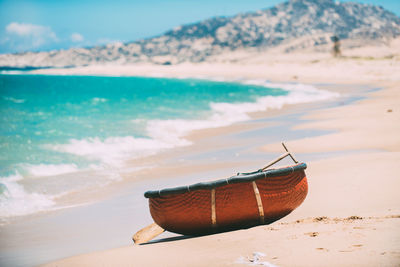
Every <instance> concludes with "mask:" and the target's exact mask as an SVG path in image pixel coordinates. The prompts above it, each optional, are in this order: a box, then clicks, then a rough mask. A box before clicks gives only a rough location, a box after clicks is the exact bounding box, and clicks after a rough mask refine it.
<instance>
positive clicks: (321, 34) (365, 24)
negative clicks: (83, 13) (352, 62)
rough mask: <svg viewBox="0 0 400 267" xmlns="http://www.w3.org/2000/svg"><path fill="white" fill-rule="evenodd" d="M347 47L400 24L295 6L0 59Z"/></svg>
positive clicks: (117, 58) (57, 62) (115, 58)
mask: <svg viewBox="0 0 400 267" xmlns="http://www.w3.org/2000/svg"><path fill="white" fill-rule="evenodd" d="M333 36H337V37H339V39H340V40H341V43H342V46H343V47H360V46H365V45H371V44H387V43H388V42H389V41H390V40H392V39H393V38H396V37H398V36H400V18H399V17H398V16H396V15H395V14H393V13H391V12H389V11H387V10H385V9H383V8H382V7H378V6H372V5H365V4H359V3H352V2H345V3H341V2H335V1H333V0H291V1H288V2H285V3H282V4H279V5H277V6H275V7H272V8H268V9H265V10H260V11H257V12H250V13H245V14H238V15H236V16H233V17H215V18H210V19H207V20H204V21H202V22H198V23H193V24H188V25H183V26H180V27H177V28H175V29H173V30H170V31H168V32H166V33H164V34H162V35H160V36H157V37H153V38H148V39H144V40H140V41H136V42H130V43H126V44H122V43H115V44H109V45H105V46H97V47H92V48H72V49H69V50H60V51H51V52H36V53H34V52H27V53H20V54H7V55H0V66H19V67H26V66H31V67H52V66H53V67H66V66H82V65H88V64H105V63H109V62H113V63H116V64H131V63H138V62H151V63H158V64H175V63H180V62H185V61H190V62H202V61H212V60H213V57H215V56H218V55H221V54H224V53H226V52H231V51H238V50H257V51H267V50H268V49H271V48H277V47H281V48H282V51H283V52H286V53H289V52H293V51H302V50H307V49H312V50H321V51H327V50H328V49H331V48H332V41H331V38H332V37H333Z"/></svg>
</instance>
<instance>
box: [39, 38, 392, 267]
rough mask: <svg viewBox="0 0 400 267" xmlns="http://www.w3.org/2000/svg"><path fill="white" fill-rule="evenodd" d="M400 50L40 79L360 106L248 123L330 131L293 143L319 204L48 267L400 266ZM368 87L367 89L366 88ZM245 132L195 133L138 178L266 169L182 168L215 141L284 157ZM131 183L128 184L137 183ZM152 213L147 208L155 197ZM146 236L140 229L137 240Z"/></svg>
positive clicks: (202, 161)
mask: <svg viewBox="0 0 400 267" xmlns="http://www.w3.org/2000/svg"><path fill="white" fill-rule="evenodd" d="M391 49H392V50H390V51H391V52H393V51H394V52H393V53H395V56H391V57H387V55H386V54H385V53H383V52H382V51H381V50H380V49H377V48H374V49H372V48H371V49H370V50H365V49H364V50H363V51H361V52H360V51H351V53H353V54H351V53H350V52H349V54H348V57H344V58H332V57H331V56H330V55H323V54H321V55H319V54H313V55H312V56H304V55H303V56H302V55H291V56H290V57H289V56H287V55H286V56H285V55H283V56H282V57H281V59H280V60H279V59H278V58H279V56H277V55H276V56H275V57H272V56H271V57H268V55H265V56H259V57H246V58H245V59H243V58H242V59H241V61H240V62H239V63H232V62H219V63H202V64H197V65H196V64H181V65H176V66H155V65H137V66H112V65H110V66H88V67H82V68H71V69H47V70H37V71H36V73H46V74H65V75H72V74H79V75H128V76H163V77H181V78H184V77H195V78H209V77H213V78H214V79H225V80H240V79H264V80H270V81H273V82H301V83H306V84H314V85H316V86H318V85H320V86H322V87H324V86H325V87H324V88H329V90H332V91H336V92H339V93H340V94H342V95H346V96H348V97H349V98H351V97H355V100H353V101H350V104H349V103H346V102H343V98H338V99H337V100H333V101H331V102H329V104H325V103H322V104H315V103H313V104H302V105H300V106H297V105H292V106H285V107H284V108H283V109H281V110H279V111H276V110H272V111H268V112H264V113H256V114H253V115H252V116H253V118H254V120H253V121H252V122H251V123H248V125H249V127H250V129H253V130H254V129H257V128H262V127H264V128H266V127H268V125H270V124H271V125H272V124H274V123H277V124H279V123H281V122H279V121H278V122H277V121H274V118H281V119H284V118H285V114H286V115H287V114H294V113H296V112H297V113H296V114H301V115H300V118H296V120H295V121H290V120H289V119H286V120H288V122H287V123H289V124H290V130H291V131H292V132H293V133H296V132H297V131H299V132H300V131H310V132H312V131H316V132H317V133H318V131H320V134H317V135H316V136H315V135H313V136H307V134H302V135H299V137H293V138H291V140H289V141H288V142H287V145H288V147H289V148H290V149H291V150H292V151H294V152H295V153H296V154H297V155H298V156H300V157H299V159H300V160H301V161H302V160H304V161H306V163H307V165H308V168H307V170H306V174H307V177H308V179H309V194H308V196H307V199H306V200H305V202H304V203H303V204H302V205H301V206H300V207H299V208H298V209H296V210H295V211H294V212H293V213H291V214H290V215H289V216H287V217H285V218H283V219H281V220H279V221H277V222H275V223H273V224H271V225H265V226H258V227H254V228H251V229H247V230H240V231H234V232H227V233H222V234H216V235H210V236H203V237H196V238H192V237H181V236H175V237H170V236H168V235H167V236H161V237H160V238H156V240H154V241H153V242H151V243H148V244H144V245H139V246H137V245H133V244H132V245H129V246H126V247H121V248H114V249H110V250H105V251H100V252H93V253H89V254H84V255H79V256H74V257H70V258H66V259H62V260H58V261H56V262H51V263H48V264H46V265H45V266H240V265H262V266H399V265H400V231H399V229H400V228H399V227H400V206H399V204H400V195H399V194H398V188H400V175H399V173H398V167H399V163H400V76H399V73H400V61H399V54H396V53H397V51H398V50H399V46H398V45H396V46H394V47H392V48H391ZM357 53H358V54H357ZM360 53H361V55H360ZM353 55H357V57H355V56H353ZM366 55H369V56H371V55H373V56H374V55H376V56H375V57H372V58H370V57H367V56H366ZM360 86H364V87H363V88H364V89H362V90H360V89H356V88H360ZM366 88H367V89H366ZM299 110H300V111H301V112H300V113H299V112H298V111H299ZM244 132H245V131H244V130H243V127H238V126H237V125H232V126H229V127H224V128H220V129H210V130H201V131H198V132H193V133H192V135H191V136H190V137H189V138H191V140H193V141H194V145H192V146H191V147H189V148H184V149H183V148H182V149H177V150H175V151H173V152H169V153H167V154H164V155H159V156H157V157H153V158H152V157H150V158H147V159H146V160H147V162H157V163H158V164H159V167H158V168H154V169H151V170H145V171H143V172H141V173H140V172H139V174H137V175H136V176H142V179H141V180H142V182H143V181H144V182H143V183H144V184H146V178H147V177H152V176H153V175H155V174H156V173H160V172H162V173H165V179H173V178H174V175H173V174H174V173H177V172H178V173H179V174H180V175H182V176H184V175H191V174H193V173H196V172H201V171H204V168H206V166H208V167H210V168H211V169H214V170H217V171H220V173H221V175H224V174H225V173H226V172H227V170H232V173H233V172H234V171H236V170H237V166H242V167H248V166H253V165H254V167H256V165H257V164H262V163H261V159H260V158H256V159H255V161H254V162H252V163H249V161H250V159H249V158H247V159H246V160H247V161H246V162H241V163H238V164H237V160H236V161H235V160H233V159H232V158H229V157H228V158H227V159H226V160H225V161H224V160H221V159H219V161H216V162H212V164H207V160H208V158H207V157H206V158H201V157H197V158H196V157H195V156H193V157H192V160H186V161H183V160H179V158H180V157H179V153H183V155H196V153H197V155H201V154H202V153H206V152H207V151H210V150H211V151H216V150H217V149H220V150H222V149H223V148H224V145H222V144H221V145H220V146H219V147H217V148H216V147H213V148H210V147H212V146H210V142H212V140H214V141H215V140H226V141H225V142H226V143H225V148H226V147H229V146H234V145H237V144H240V145H242V146H244V147H246V146H247V148H248V149H249V150H252V151H253V152H254V153H255V154H257V153H258V155H263V157H264V158H267V160H268V158H269V156H270V155H276V154H279V153H280V152H281V151H282V149H281V147H280V143H279V142H278V141H279V140H271V141H268V140H267V141H266V140H265V139H264V140H263V141H262V140H261V138H260V136H258V137H257V138H255V140H253V141H252V142H249V141H246V140H247V139H245V140H243V139H241V138H238V137H237V136H238V135H239V134H240V133H244ZM232 133H236V135H234V134H232ZM277 135H278V134H275V137H277V138H279V137H280V136H277ZM283 137H285V135H284V134H283ZM218 138H219V139H218ZM250 139H251V138H250ZM250 139H249V140H250ZM210 140H211V141H210ZM206 144H208V146H207V145H206ZM185 153H186V154H185ZM171 155H173V156H172V157H171ZM177 155H178V156H177ZM182 157H183V156H182ZM169 158H172V159H173V160H168V159H169ZM188 158H190V156H188ZM234 166H236V167H234ZM175 176H176V175H175ZM143 177H144V178H143ZM216 178H220V177H216ZM129 179H131V178H129V177H126V182H127V183H128V182H129ZM149 183H151V182H150V181H147V185H149ZM138 198H143V197H142V196H138ZM143 199H144V198H143ZM140 204H141V205H144V207H142V208H144V209H147V206H146V205H147V204H146V201H145V200H143V201H141V203H140ZM115 220H116V221H118V218H116V219H115ZM144 223H145V222H143V225H141V227H144V226H145V225H146V224H144ZM139 229H140V227H138V228H137V229H136V228H134V227H132V234H133V233H134V232H135V231H137V230H139ZM79 231H80V230H79V229H77V232H78V233H79ZM126 238H128V237H126ZM104 242H107V240H104Z"/></svg>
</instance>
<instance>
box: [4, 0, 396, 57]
mask: <svg viewBox="0 0 400 267" xmlns="http://www.w3.org/2000/svg"><path fill="white" fill-rule="evenodd" d="M281 2H284V0H230V1H227V0H225V1H222V0H110V1H106V0H86V1H85V0H0V53H13V52H22V51H41V50H51V49H63V48H69V47H73V46H77V47H85V46H93V45H98V44H105V43H110V42H116V41H121V42H128V41H135V40H139V39H142V38H146V37H151V36H155V35H159V34H162V33H163V32H165V31H167V30H169V29H171V28H174V27H176V26H179V25H181V24H185V23H191V22H197V21H200V20H203V19H206V18H209V17H214V16H230V15H234V14H237V13H240V12H247V11H255V10H259V9H264V8H268V7H271V6H274V5H276V4H278V3H281ZM356 2H361V3H367V4H375V5H381V6H383V7H384V8H386V9H387V10H390V11H392V12H394V13H395V14H397V15H400V0H358V1H356Z"/></svg>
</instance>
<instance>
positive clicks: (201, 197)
mask: <svg viewBox="0 0 400 267" xmlns="http://www.w3.org/2000/svg"><path fill="white" fill-rule="evenodd" d="M305 168H306V165H305V164H304V163H302V164H298V165H294V166H291V167H287V168H281V169H275V170H268V171H265V172H263V171H258V172H254V173H250V174H241V175H238V176H234V177H231V178H229V179H225V180H219V181H216V182H214V183H207V184H196V185H193V186H188V187H187V189H186V190H184V188H176V189H170V190H165V192H163V191H164V190H162V191H150V192H146V194H145V196H146V197H149V206H150V213H151V216H152V217H153V219H154V221H155V222H156V223H157V224H158V225H159V226H161V227H162V228H164V229H165V230H167V231H170V232H175V233H180V234H184V235H203V234H211V233H216V232H223V231H230V230H235V229H243V228H248V227H253V226H256V225H260V224H269V223H272V222H274V221H276V220H278V219H280V218H282V217H284V216H286V215H287V214H289V213H290V212H292V211H293V210H294V209H295V208H297V207H298V206H299V205H300V204H301V203H302V202H303V201H304V199H305V198H306V195H307V191H308V185H307V177H306V175H305V172H304V169H305ZM257 191H258V193H257Z"/></svg>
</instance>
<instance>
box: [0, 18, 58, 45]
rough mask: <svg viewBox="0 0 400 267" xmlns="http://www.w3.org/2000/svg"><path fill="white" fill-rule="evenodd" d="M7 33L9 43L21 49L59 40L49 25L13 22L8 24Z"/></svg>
mask: <svg viewBox="0 0 400 267" xmlns="http://www.w3.org/2000/svg"><path fill="white" fill-rule="evenodd" d="M6 33H7V35H8V36H7V38H8V42H9V45H10V46H13V47H14V48H15V49H16V50H19V51H24V50H31V49H37V48H40V47H42V46H45V45H48V44H51V43H54V42H58V38H57V36H56V34H55V33H54V32H53V31H52V30H51V28H50V27H48V26H42V25H35V24H28V23H18V22H12V23H10V24H8V25H7V26H6Z"/></svg>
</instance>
